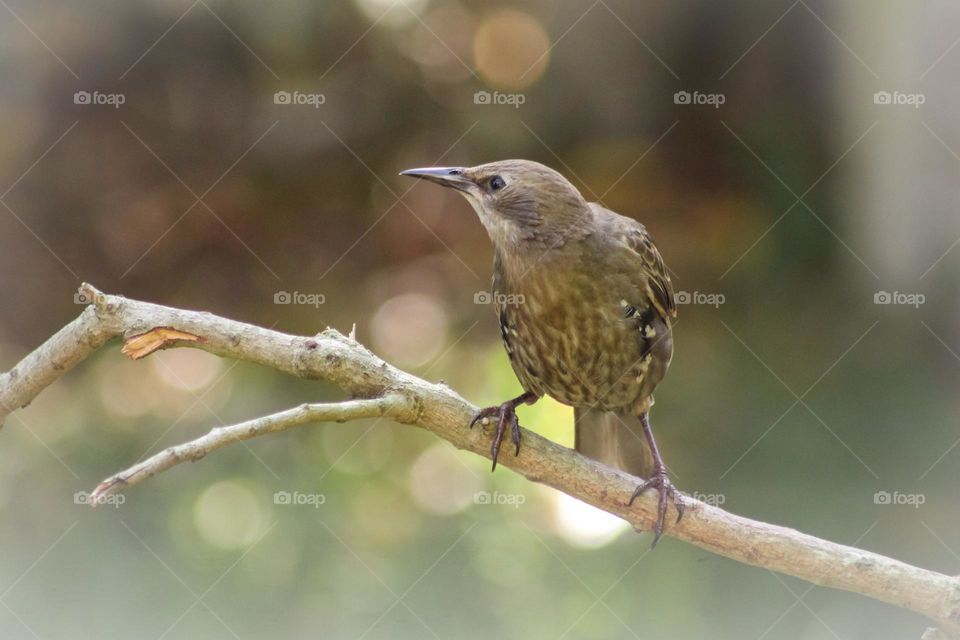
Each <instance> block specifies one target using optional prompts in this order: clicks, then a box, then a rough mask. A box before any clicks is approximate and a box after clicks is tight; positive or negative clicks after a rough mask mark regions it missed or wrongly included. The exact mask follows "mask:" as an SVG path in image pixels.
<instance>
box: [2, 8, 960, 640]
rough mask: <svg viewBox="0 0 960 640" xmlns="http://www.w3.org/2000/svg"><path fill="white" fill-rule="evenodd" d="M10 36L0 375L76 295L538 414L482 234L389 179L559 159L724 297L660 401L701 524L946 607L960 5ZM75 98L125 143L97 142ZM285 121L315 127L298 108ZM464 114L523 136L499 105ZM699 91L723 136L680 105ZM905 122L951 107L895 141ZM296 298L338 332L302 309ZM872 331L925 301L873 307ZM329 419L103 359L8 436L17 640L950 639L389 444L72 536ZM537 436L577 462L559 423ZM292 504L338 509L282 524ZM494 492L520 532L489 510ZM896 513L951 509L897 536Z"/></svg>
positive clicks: (81, 16) (182, 26)
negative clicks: (304, 501) (291, 97)
mask: <svg viewBox="0 0 960 640" xmlns="http://www.w3.org/2000/svg"><path fill="white" fill-rule="evenodd" d="M0 5H2V6H0V69H2V75H0V77H2V78H3V86H2V89H0V123H2V135H0V203H2V204H3V205H5V206H0V273H2V274H3V275H2V276H0V285H2V288H0V291H2V299H3V304H2V306H0V368H8V367H9V366H11V365H12V364H13V363H14V362H16V361H17V359H19V358H20V357H22V356H23V355H24V354H25V353H26V352H27V351H28V350H29V349H30V348H32V347H33V346H35V345H36V344H38V343H39V342H40V341H42V340H43V339H45V338H46V337H47V336H48V335H50V334H51V333H52V332H54V331H55V330H56V329H57V328H59V327H60V326H62V325H63V324H64V323H66V322H67V321H69V320H70V319H71V318H72V317H73V316H75V315H76V314H77V313H78V311H79V309H80V308H79V307H78V306H76V305H75V304H74V302H73V292H74V291H75V290H76V287H77V285H78V284H79V283H80V281H81V280H87V281H90V282H92V283H94V284H95V285H96V286H98V287H100V288H102V289H103V290H105V291H109V292H115V293H122V294H126V295H129V296H134V297H138V298H143V299H148V300H155V301H159V302H162V303H165V304H170V305H175V306H184V307H192V308H202V309H207V310H210V311H213V312H216V313H219V314H222V315H226V316H230V317H234V318H238V319H243V320H246V321H250V322H255V323H259V324H263V325H267V326H272V327H276V328H278V329H280V330H284V331H291V332H315V331H318V330H320V329H322V328H323V327H324V326H326V325H330V326H334V327H337V328H339V329H341V330H344V331H346V330H349V329H350V327H351V325H352V324H354V323H356V326H357V336H358V338H359V339H361V340H362V341H364V342H365V343H367V344H368V345H369V346H370V347H371V348H373V349H375V350H376V351H377V352H378V353H380V354H381V355H383V356H384V357H386V358H388V359H389V360H391V361H392V362H394V363H396V364H398V365H400V366H403V367H405V368H407V369H409V370H411V371H413V372H416V373H418V374H420V375H423V376H425V377H427V378H430V379H441V378H442V379H446V380H447V381H448V382H450V383H451V384H452V385H453V386H454V387H455V388H457V389H458V390H459V391H461V393H463V394H464V395H465V396H466V397H468V398H470V399H471V400H473V401H474V402H476V403H478V404H489V403H492V402H494V401H498V400H501V399H503V398H504V397H506V396H507V395H514V394H515V393H516V392H517V391H518V390H519V387H518V385H517V383H516V382H515V380H514V379H513V377H512V374H511V373H510V371H509V367H508V365H507V360H506V358H505V356H504V355H503V354H502V352H501V348H500V345H499V339H498V336H497V329H496V324H495V321H494V318H493V316H492V313H491V310H490V308H489V307H488V306H487V305H482V304H475V303H474V298H475V295H476V294H477V293H478V292H482V291H483V290H485V289H487V288H488V281H489V280H488V278H489V263H490V259H491V250H490V247H489V243H488V240H487V238H486V236H485V234H484V232H483V230H482V228H481V226H480V224H479V222H478V221H477V220H476V219H475V217H474V215H473V213H472V211H471V210H470V209H469V208H468V206H467V205H466V203H464V202H462V201H461V200H460V199H459V198H458V197H456V196H455V194H450V193H444V192H442V191H441V190H439V189H435V188H430V187H428V186H424V185H417V184H414V183H412V182H410V181H406V180H404V179H402V178H400V177H398V176H397V175H396V174H397V172H398V171H399V170H401V169H404V168H408V167H411V166H421V165H426V164H433V163H445V164H476V163H480V162H486V161H490V160H495V159H501V158H505V157H525V158H531V159H536V160H539V161H542V162H545V163H547V164H550V165H552V166H554V167H555V168H557V169H559V170H561V171H563V172H564V173H565V174H566V175H567V176H569V177H570V178H571V180H573V181H574V183H575V184H577V185H578V186H579V187H581V189H583V191H584V193H585V194H586V195H588V197H590V198H591V199H595V198H599V199H601V200H602V201H603V202H604V203H605V204H606V205H607V206H609V207H611V208H613V209H616V210H617V211H620V212H622V213H625V214H627V215H631V216H635V217H637V218H638V219H640V220H641V221H643V222H644V223H645V224H647V226H648V227H649V228H650V230H651V231H652V232H653V234H654V235H655V237H656V238H657V241H658V244H659V246H660V248H661V250H662V253H663V254H664V256H665V257H666V259H667V261H668V263H669V265H670V266H671V267H672V269H673V271H674V273H675V285H676V288H677V289H678V290H679V291H685V292H689V293H693V292H699V293H706V294H721V295H722V296H724V298H725V303H724V304H723V305H722V306H720V307H719V308H714V307H711V306H707V305H687V306H682V307H681V308H680V322H679V324H678V325H677V328H676V345H677V351H676V357H675V360H674V365H673V368H672V370H671V373H670V375H669V376H668V377H667V379H666V381H665V382H664V383H663V384H662V386H661V387H660V390H659V391H658V394H657V401H658V402H657V407H656V410H655V412H654V415H653V419H654V425H655V428H656V430H657V433H658V435H659V441H660V443H661V448H662V449H663V451H664V455H665V456H666V459H667V461H668V462H669V463H670V464H671V466H672V468H673V470H674V472H675V476H676V483H677V484H678V486H679V487H680V488H682V489H684V490H686V491H688V492H690V493H693V492H698V493H699V494H700V495H701V496H706V497H707V498H708V499H713V500H717V501H723V502H724V506H725V507H726V508H729V509H732V510H734V511H737V512H739V513H742V514H745V515H748V516H750V517H754V518H759V519H763V520H769V521H772V522H777V523H783V524H787V525H790V526H795V527H797V528H800V529H803V530H805V531H808V532H811V533H814V534H816V535H820V536H824V537H828V538H831V539H835V540H837V541H840V542H845V543H850V544H854V543H856V544H858V545H860V546H864V547H866V548H869V549H871V550H874V551H878V552H880V553H886V554H889V555H893V556H896V557H898V558H901V559H903V560H906V561H908V562H912V563H916V564H919V565H922V566H928V567H931V568H936V569H938V570H940V571H944V572H947V573H957V571H958V565H960V558H958V554H960V528H958V526H957V525H958V522H960V520H958V518H960V507H958V505H957V500H956V483H957V474H958V471H960V449H953V447H954V446H955V445H956V444H957V438H958V437H960V428H958V427H960V425H958V423H957V417H956V416H957V409H958V405H957V402H958V401H957V397H958V396H957V392H956V390H957V388H958V386H957V385H958V382H960V327H958V322H957V320H958V314H960V307H958V304H957V292H958V284H960V278H958V277H957V268H958V264H960V248H954V247H955V245H956V244H957V242H956V241H957V239H958V236H960V216H958V215H957V204H958V195H960V194H958V186H957V185H958V165H960V158H958V155H957V154H958V152H960V127H958V123H957V120H956V113H957V110H958V108H960V94H958V89H957V83H956V78H957V74H958V71H960V47H956V45H957V41H958V38H960V10H958V9H957V7H956V6H955V5H954V4H952V3H948V2H934V1H931V2H925V3H922V4H918V3H907V2H868V1H866V0H861V1H853V2H844V3H826V2H815V1H812V0H811V1H807V0H800V1H798V2H793V3H791V2H790V0H787V1H783V2H781V1H777V2H746V1H739V2H727V3H714V2H680V3H653V2H642V3H634V2H627V1H621V0H598V2H594V3H590V2H559V1H546V0H541V1H536V2H530V3H510V2H497V3H491V2H464V3H460V2H454V1H445V0H434V1H432V2H428V1H427V0H400V1H399V2H397V3H392V2H390V0H356V1H355V2H295V1H294V2H285V1H281V2H275V3H254V2H234V3H226V2H211V1H209V0H198V1H197V2H195V3H193V4H191V3H190V2H189V1H187V2H179V1H178V2H158V1H154V2H147V1H141V2H131V3H113V2H83V3H57V2H51V3H42V4H38V3H29V2H23V1H16V2H14V1H13V0H3V1H2V2H0ZM955 47H956V48H955ZM78 91H87V92H94V91H99V92H100V93H102V94H122V95H123V98H124V104H122V105H121V106H119V108H113V107H112V106H109V105H83V104H75V102H74V94H75V92H78ZM277 91H288V92H294V91H299V92H301V93H304V94H323V96H324V102H323V104H322V105H320V106H319V107H318V108H313V107H312V106H309V105H300V106H296V105H284V104H275V103H274V93H275V92H277ZM477 91H488V92H494V91H500V92H505V93H519V94H521V95H522V100H523V104H522V105H521V106H520V107H519V108H513V107H512V106H509V105H483V104H479V105H478V104H475V102H474V93H475V92H477ZM678 91H689V92H694V91H698V92H700V93H701V94H715V93H719V94H722V95H723V96H724V99H725V102H724V104H723V105H722V106H720V108H718V109H714V108H712V107H711V106H707V105H701V106H695V105H678V104H675V102H674V94H675V92H678ZM877 91H889V92H894V91H899V92H901V93H904V94H916V93H919V94H922V95H923V96H924V98H925V103H924V104H923V105H922V106H920V107H919V108H913V107H911V106H905V105H900V106H898V105H877V104H875V103H874V93H875V92H877ZM198 197H199V198H201V202H197V199H198ZM798 197H802V201H801V202H798ZM398 200H399V201H398ZM281 291H286V292H291V293H292V292H300V293H306V294H317V295H322V296H324V304H322V305H319V306H318V307H313V306H308V305H277V304H274V296H275V295H276V294H277V293H278V292H281ZM879 291H888V292H894V291H898V292H904V293H911V294H914V293H921V294H923V295H924V296H925V298H926V301H925V303H924V304H923V305H922V306H920V307H919V308H913V307H910V306H904V305H877V304H874V296H875V294H876V293H877V292H879ZM811 386H812V389H811ZM808 389H810V390H809V393H807V391H808ZM798 396H799V397H800V398H801V399H802V400H801V401H798V399H797V397H798ZM336 397H339V396H338V393H337V390H335V389H332V388H329V387H328V386H325V385H322V384H317V383H305V382H300V381H294V380H289V379H286V378H282V377H279V376H277V375H274V374H272V373H271V372H268V371H264V370H261V369H258V368H255V367H252V366H247V365H242V364H241V365H234V363H232V362H221V361H218V360H216V359H214V358H211V357H208V356H206V355H204V354H199V353H190V352H186V351H184V352H180V353H177V352H166V353H163V354H160V355H159V356H157V357H152V358H151V359H149V360H147V361H143V362H138V363H131V362H127V361H125V360H124V359H123V358H122V357H121V356H120V354H119V352H118V350H117V349H115V348H113V349H109V350H107V351H105V352H104V353H102V354H101V355H100V356H98V357H97V358H95V359H94V361H92V362H89V363H87V364H85V365H84V366H82V367H81V368H80V369H79V370H78V371H76V372H73V373H71V374H70V375H68V376H67V377H66V378H65V379H64V380H63V381H62V382H60V383H58V384H57V385H56V386H55V387H54V388H51V389H49V390H48V391H47V392H46V393H44V395H43V396H41V398H40V399H39V400H38V401H37V402H35V403H34V405H33V406H31V407H30V408H29V409H27V410H25V411H23V412H19V413H17V414H14V415H13V416H12V417H11V418H10V419H9V420H8V423H7V425H6V428H5V429H4V430H3V431H2V432H0V513H2V519H0V549H2V553H0V604H2V605H3V606H0V636H2V637H3V638H43V639H44V640H46V639H56V638H76V637H79V636H83V637H97V638H131V637H136V638H158V637H170V638H181V637H182V638H232V637H240V638H262V637H277V638H315V637H336V638H361V637H363V638H428V637H433V636H434V635H436V636H438V637H440V638H474V637H487V638H499V637H511V638H632V637H638V638H737V639H741V638H747V639H753V638H761V637H762V638H771V639H772V638H804V639H814V638H844V639H846V638H918V637H919V635H920V632H921V630H922V628H923V626H924V623H923V621H922V620H920V619H919V618H916V617H914V616H912V615H909V614H906V613H902V612H898V611H896V610H892V609H890V608H888V607H886V606H882V605H880V604H877V603H874V602H870V601H867V600H864V599H862V598H860V597H857V596H852V595H847V594H842V593H836V592H830V591H826V590H822V589H813V590H811V591H809V592H808V585H806V584H803V583H799V582H796V581H793V580H789V579H786V578H779V577H777V576H774V575H772V574H770V573H767V572H765V571H763V570H758V569H751V568H747V567H743V566H739V565H736V564H734V563H731V562H728V561H726V560H723V559H721V558H718V557H714V556H711V555H709V554H706V553H705V552H702V551H700V550H698V549H696V548H692V547H688V546H685V545H683V544H681V543H677V542H674V541H670V540H665V541H664V542H663V543H661V545H660V546H659V547H658V548H657V549H656V551H655V552H653V553H649V554H648V553H647V548H648V545H649V538H648V537H647V536H641V537H637V536H635V535H632V534H630V533H629V532H624V531H622V529H619V528H617V526H616V523H611V522H610V521H608V520H607V519H604V518H603V517H601V516H598V515H597V514H594V513H591V512H588V511H583V510H580V509H578V508H577V505H576V504H572V503H570V502H569V501H567V500H564V499H562V497H561V496H558V495H557V494H556V493H554V492H552V491H550V490H547V489H543V488H541V487H538V486H534V485H531V484H529V483H527V482H525V481H523V480H521V479H519V478H517V477H515V476H513V475H512V474H511V472H509V471H508V470H506V469H501V470H498V471H497V473H496V474H495V475H493V476H491V475H490V474H489V472H488V468H487V464H486V463H485V462H484V461H482V460H479V459H476V458H475V457H473V456H470V455H467V454H461V453H458V452H455V451H453V450H452V449H451V448H450V447H449V446H446V445H445V444H444V443H442V442H439V441H437V440H436V439H435V438H433V437H432V436H429V435H428V434H423V433H419V432H414V431H411V430H409V429H404V428H399V427H394V426H391V425H388V424H377V425H371V424H352V425H348V426H338V425H332V426H319V427H315V428H306V429H303V430H302V431H301V432H299V433H290V434H286V435H283V436H281V437H277V438H272V439H267V440H264V441H259V442H252V443H250V445H249V449H247V448H244V447H241V446H238V447H234V448H233V449H232V450H228V451H225V452H221V453H218V454H216V455H215V456H213V457H211V458H210V459H208V460H205V461H204V462H202V463H200V464H197V465H191V466H188V467H183V468H180V469H177V470H176V471H174V472H172V473H170V474H169V475H166V476H165V477H161V478H158V479H156V480H154V481H151V482H150V483H148V484H146V485H144V486H142V487H139V488H137V489H136V490H135V491H133V492H131V494H130V495H129V496H128V497H127V501H126V502H125V503H124V504H123V505H121V506H120V507H119V508H117V509H112V508H106V509H100V510H97V511H91V510H89V508H87V507H85V506H83V505H77V504H75V503H74V493H75V492H77V491H83V490H89V489H90V488H92V487H93V486H94V485H95V484H96V483H97V482H98V481H99V480H100V479H101V478H103V477H105V476H107V475H109V474H110V473H112V472H113V471H116V470H118V469H119V468H121V467H123V466H125V465H127V464H129V463H131V462H133V461H135V460H137V459H138V458H139V457H140V456H143V455H145V454H147V453H149V452H153V451H156V450H159V449H160V448H162V447H163V446H165V445H168V444H171V443H175V442H179V441H182V440H184V439H188V438H190V437H193V436H196V435H198V434H200V433H202V432H203V431H205V430H206V429H207V428H209V427H210V426H213V425H216V424H220V423H230V422H231V421H236V420H240V419H243V418H247V417H250V416H254V415H258V414H261V413H264V412H267V411H270V410H275V409H280V408H284V407H287V406H291V405H293V404H296V403H299V402H302V401H304V400H317V399H325V398H336ZM521 419H522V420H523V422H524V423H525V424H526V426H528V427H531V428H533V429H535V430H538V431H540V432H542V433H544V434H546V435H548V436H549V437H552V438H555V439H557V440H558V441H561V442H565V443H570V442H571V441H572V429H571V428H570V423H571V416H570V414H569V411H568V410H566V409H565V408H562V407H559V406H557V405H550V404H548V403H543V404H542V405H540V406H537V407H535V408H527V409H523V410H522V413H521ZM284 491H286V492H291V493H292V492H301V493H305V494H310V495H311V496H312V495H313V494H322V495H323V497H324V503H323V504H322V505H320V506H319V507H318V508H313V507H311V506H288V505H283V504H277V503H275V501H274V498H273V496H274V493H275V492H284ZM479 491H488V492H494V491H499V492H501V493H502V494H505V495H506V496H507V497H506V498H504V499H505V500H508V501H512V502H514V503H516V502H522V504H521V505H520V506H519V508H513V507H512V506H510V505H494V506H489V505H483V504H475V493H476V492H479ZM878 491H886V492H890V493H893V492H899V493H900V494H905V495H908V496H917V495H918V496H920V498H914V499H922V500H923V501H924V503H923V504H922V505H921V506H920V507H919V508H914V507H911V506H904V505H900V506H897V505H885V504H877V503H876V501H875V494H876V493H877V492H878ZM208 589H209V590H208ZM408 589H409V591H408ZM198 596H199V597H200V598H201V602H200V603H196V606H192V605H194V604H195V600H196V598H197V597H198ZM397 597H402V603H400V604H395V602H396V598H397ZM798 598H802V602H801V603H798V602H797V599H798ZM598 600H599V602H598ZM394 605H395V606H394ZM185 612H186V613H185Z"/></svg>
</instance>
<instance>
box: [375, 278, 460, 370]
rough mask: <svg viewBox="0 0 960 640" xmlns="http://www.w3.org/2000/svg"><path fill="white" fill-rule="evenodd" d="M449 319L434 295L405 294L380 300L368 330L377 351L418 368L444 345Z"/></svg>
mask: <svg viewBox="0 0 960 640" xmlns="http://www.w3.org/2000/svg"><path fill="white" fill-rule="evenodd" d="M448 325H449V319H448V318H447V312H446V310H445V309H444V308H443V306H442V305H441V304H440V302H439V301H438V300H437V299H436V298H435V297H434V296H430V295H427V294H423V293H405V294H402V295H399V296H396V297H395V298H391V299H390V300H387V301H386V302H385V303H383V304H382V305H381V306H380V308H379V309H377V312H376V314H375V315H374V316H373V322H372V325H371V331H372V333H373V343H374V347H375V349H376V351H377V353H378V354H379V355H381V356H383V357H384V358H385V359H386V360H387V361H390V362H393V363H394V364H396V365H398V366H400V367H405V366H406V367H419V366H422V365H424V364H426V363H428V362H430V361H431V360H433V359H434V358H435V357H437V356H438V355H439V354H440V351H441V350H442V349H444V348H445V347H446V345H447V329H448Z"/></svg>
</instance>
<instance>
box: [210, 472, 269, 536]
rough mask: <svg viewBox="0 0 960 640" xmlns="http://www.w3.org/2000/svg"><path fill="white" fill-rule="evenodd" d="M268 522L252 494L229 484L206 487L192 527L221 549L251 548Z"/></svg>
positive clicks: (227, 481) (225, 482)
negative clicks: (249, 546)
mask: <svg viewBox="0 0 960 640" xmlns="http://www.w3.org/2000/svg"><path fill="white" fill-rule="evenodd" d="M266 519H267V518H266V514H265V513H264V510H263V509H262V508H261V506H260V504H259V503H258V500H257V497H256V496H255V495H254V493H253V491H251V490H250V489H248V488H246V487H244V486H243V485H241V484H239V483H237V482H233V481H230V480H224V481H222V482H217V483H216V484H213V485H210V486H209V487H207V489H206V490H205V491H204V492H203V493H201V494H200V497H199V498H197V501H196V503H195V504H194V507H193V523H194V526H195V527H196V528H197V531H198V532H199V533H200V536H201V537H202V538H203V539H204V541H206V542H207V543H208V544H210V545H212V546H214V547H220V548H221V549H239V548H242V547H246V546H247V545H249V544H252V543H253V542H255V541H256V539H257V537H258V536H259V535H260V534H261V532H262V531H263V527H264V523H265V522H266Z"/></svg>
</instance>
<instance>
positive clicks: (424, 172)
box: [400, 167, 473, 191]
mask: <svg viewBox="0 0 960 640" xmlns="http://www.w3.org/2000/svg"><path fill="white" fill-rule="evenodd" d="M400 175H402V176H410V177H411V178H421V179H423V180H429V181H430V182H435V183H437V184H439V185H440V186H443V187H450V188H452V189H457V190H458V191H466V190H467V188H468V187H469V186H471V185H472V184H473V180H471V179H470V178H468V177H467V176H466V169H465V168H464V167H424V168H423V169H407V170H406V171H401V172H400Z"/></svg>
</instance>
